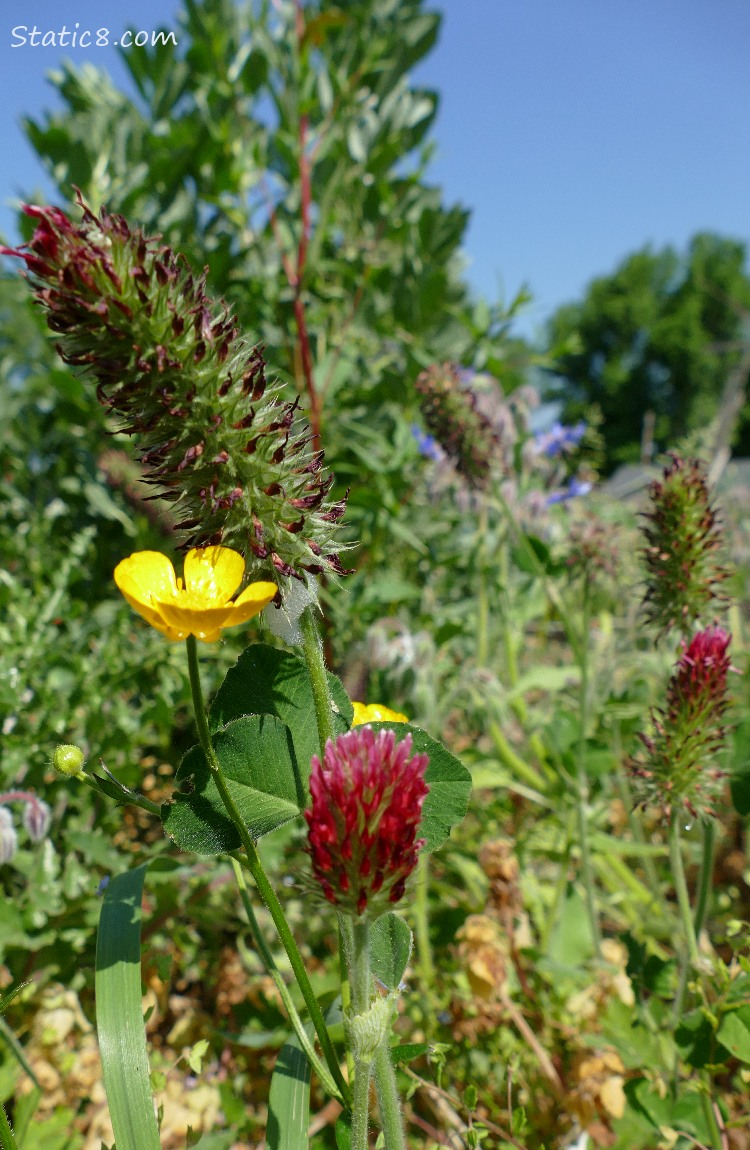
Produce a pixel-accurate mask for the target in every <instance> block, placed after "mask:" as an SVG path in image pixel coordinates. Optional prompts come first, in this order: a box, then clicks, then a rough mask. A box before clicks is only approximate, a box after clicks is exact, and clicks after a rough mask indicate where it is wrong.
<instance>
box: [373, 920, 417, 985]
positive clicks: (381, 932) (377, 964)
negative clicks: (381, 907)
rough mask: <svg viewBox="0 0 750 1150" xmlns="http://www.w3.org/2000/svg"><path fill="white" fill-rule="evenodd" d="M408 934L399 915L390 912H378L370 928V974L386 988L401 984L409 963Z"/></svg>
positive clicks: (409, 947)
mask: <svg viewBox="0 0 750 1150" xmlns="http://www.w3.org/2000/svg"><path fill="white" fill-rule="evenodd" d="M411 948H412V934H411V931H410V929H409V927H408V926H407V924H406V923H405V922H404V920H403V919H402V918H399V916H398V915H397V914H394V913H393V911H389V912H388V914H384V915H382V916H381V917H380V918H379V919H377V921H376V922H374V923H373V924H372V927H371V928H370V962H371V965H372V973H373V974H374V975H375V977H376V978H379V979H380V981H381V982H382V983H383V985H384V986H387V987H388V989H389V990H397V989H398V987H399V986H400V985H401V979H402V978H403V976H404V971H405V970H406V967H407V966H408V964H409V959H410V957H411Z"/></svg>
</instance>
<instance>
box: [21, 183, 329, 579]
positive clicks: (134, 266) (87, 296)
mask: <svg viewBox="0 0 750 1150" xmlns="http://www.w3.org/2000/svg"><path fill="white" fill-rule="evenodd" d="M79 205H80V207H81V208H82V210H83V220H82V222H81V223H80V224H79V225H76V224H75V223H73V222H72V221H71V220H70V219H68V217H67V216H66V215H65V213H64V212H62V211H60V209H59V208H53V207H34V206H29V205H26V206H25V207H24V211H25V212H26V214H27V215H28V216H30V217H31V218H32V219H33V220H34V221H35V222H36V230H35V231H34V235H33V236H32V238H31V240H30V242H29V243H28V244H25V245H22V247H20V248H2V247H0V252H1V253H3V254H5V255H12V256H17V257H18V258H20V259H22V260H24V261H25V263H26V268H27V275H28V278H29V280H30V282H31V285H32V287H33V289H34V294H35V296H36V299H37V301H38V302H39V303H40V305H41V306H42V308H43V309H44V311H45V312H46V316H47V324H48V326H49V327H50V328H51V330H52V331H53V332H54V333H55V335H56V337H57V345H56V346H57V350H58V352H59V354H60V355H61V357H62V358H63V360H64V361H65V362H66V363H69V364H71V365H72V366H73V367H75V368H77V369H78V370H79V371H80V372H81V373H82V374H83V377H84V379H88V380H90V381H91V382H92V383H93V384H94V385H95V387H96V395H97V398H98V399H99V401H100V402H101V403H102V404H103V405H104V406H105V407H106V408H108V410H109V411H110V412H111V413H112V415H113V416H114V417H116V419H117V420H118V421H119V429H120V430H121V431H123V432H125V433H127V434H128V435H132V436H134V437H135V440H136V443H137V446H138V450H139V458H140V462H141V463H142V464H143V465H144V468H145V479H146V481H147V482H148V483H150V484H152V485H153V486H154V488H155V491H156V495H158V496H160V497H161V498H163V499H166V500H168V501H170V502H172V503H174V504H175V511H176V512H177V513H178V515H179V517H180V519H179V522H178V524H177V527H178V528H179V529H182V530H184V531H185V532H188V533H189V537H188V539H187V541H186V543H185V546H186V547H205V546H208V545H212V544H218V543H223V544H225V545H228V546H231V547H234V548H235V549H236V550H238V551H239V552H241V553H242V554H243V555H244V556H246V557H247V559H248V561H249V564H250V566H251V567H252V568H253V569H254V571H253V573H254V574H256V573H258V574H260V573H262V575H263V577H264V578H271V579H273V580H275V581H276V582H277V583H279V584H280V585H283V581H284V579H285V578H288V577H294V578H296V579H299V580H302V581H305V580H306V576H307V574H308V573H309V574H313V575H319V574H322V573H324V572H326V573H328V572H332V573H334V574H339V575H342V574H346V572H345V571H344V568H343V566H342V564H341V560H340V559H339V556H338V553H337V545H336V542H335V539H334V536H335V534H336V531H337V529H338V528H337V524H338V521H339V520H340V519H341V517H342V516H343V514H344V509H345V503H346V500H345V499H342V500H338V501H337V502H335V503H328V502H326V495H327V493H328V491H329V490H330V487H331V484H332V482H333V477H332V476H330V475H329V476H326V475H325V473H324V470H323V453H322V452H321V451H313V450H312V447H311V440H312V437H311V434H310V428H309V427H308V425H307V424H306V423H305V422H304V421H303V420H302V419H300V418H299V416H298V412H297V403H296V401H295V402H294V403H285V402H284V401H283V400H282V398H281V395H280V386H281V385H280V384H269V383H268V382H267V381H266V376H265V362H264V360H263V356H262V354H261V349H260V348H258V347H252V346H249V345H248V344H246V343H245V342H244V340H243V339H242V338H241V337H240V334H239V330H238V327H237V323H236V320H235V317H234V316H233V314H232V313H231V312H230V310H229V308H228V307H227V305H226V304H225V303H221V302H218V303H217V302H215V301H213V300H212V299H211V298H210V297H209V296H208V295H207V293H206V291H205V274H204V275H203V276H196V275H194V274H193V272H192V271H191V270H190V268H189V267H188V266H187V264H186V262H185V260H184V259H183V258H182V257H181V256H179V255H176V254H175V253H174V252H173V251H172V250H171V249H170V248H169V247H167V246H166V245H165V244H163V243H162V242H161V240H160V239H159V238H158V237H155V236H152V237H149V236H146V235H144V234H143V233H142V232H141V231H140V230H138V229H133V228H131V227H130V225H129V224H128V223H127V221H126V220H125V219H124V218H123V217H122V216H116V215H110V214H109V213H108V212H107V211H106V210H104V209H103V210H102V211H101V213H100V214H99V215H98V216H96V215H94V213H93V212H91V211H90V210H89V209H88V208H87V207H86V205H85V204H83V202H82V201H79Z"/></svg>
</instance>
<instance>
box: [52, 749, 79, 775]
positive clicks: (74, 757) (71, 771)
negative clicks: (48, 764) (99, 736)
mask: <svg viewBox="0 0 750 1150" xmlns="http://www.w3.org/2000/svg"><path fill="white" fill-rule="evenodd" d="M84 757H85V756H84V754H83V751H82V750H81V748H80V747H76V746H75V745H74V744H73V743H60V744H59V745H58V746H57V747H55V753H54V754H53V756H52V766H53V767H54V768H55V770H56V771H59V772H60V774H61V775H79V774H80V773H81V768H82V767H83V761H84Z"/></svg>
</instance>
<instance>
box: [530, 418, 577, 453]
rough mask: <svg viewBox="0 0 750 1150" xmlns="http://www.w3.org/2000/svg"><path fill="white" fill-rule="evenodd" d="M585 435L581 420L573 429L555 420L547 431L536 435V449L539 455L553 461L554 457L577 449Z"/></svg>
mask: <svg viewBox="0 0 750 1150" xmlns="http://www.w3.org/2000/svg"><path fill="white" fill-rule="evenodd" d="M585 434H586V424H585V422H584V420H582V419H581V420H580V421H579V422H578V423H576V425H575V427H566V426H565V425H564V424H563V423H560V421H559V420H556V421H555V422H554V423H553V424H552V427H551V428H550V429H549V431H545V432H544V433H543V434H541V435H537V437H536V440H535V445H536V449H537V451H538V452H539V453H540V454H541V455H546V456H547V457H548V458H549V459H554V458H555V456H557V455H562V454H563V453H564V452H566V451H572V450H573V448H574V447H578V444H579V443H580V442H581V440H582V439H583V437H584V435H585Z"/></svg>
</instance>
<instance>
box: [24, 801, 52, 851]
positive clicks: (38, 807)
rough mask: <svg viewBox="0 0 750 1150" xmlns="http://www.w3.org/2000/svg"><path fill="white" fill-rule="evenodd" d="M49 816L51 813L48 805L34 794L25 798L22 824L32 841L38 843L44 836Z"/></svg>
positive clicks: (50, 816)
mask: <svg viewBox="0 0 750 1150" xmlns="http://www.w3.org/2000/svg"><path fill="white" fill-rule="evenodd" d="M51 818H52V813H51V811H50V809H49V807H48V806H47V804H46V803H45V802H43V801H42V800H41V799H38V798H37V797H36V795H32V797H31V798H29V799H28V800H27V803H26V806H25V808H24V812H23V825H24V826H25V827H26V830H27V831H28V833H29V838H30V839H31V841H32V842H33V843H40V842H41V841H42V839H43V838H46V836H47V831H48V830H49V824H50V820H51Z"/></svg>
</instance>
